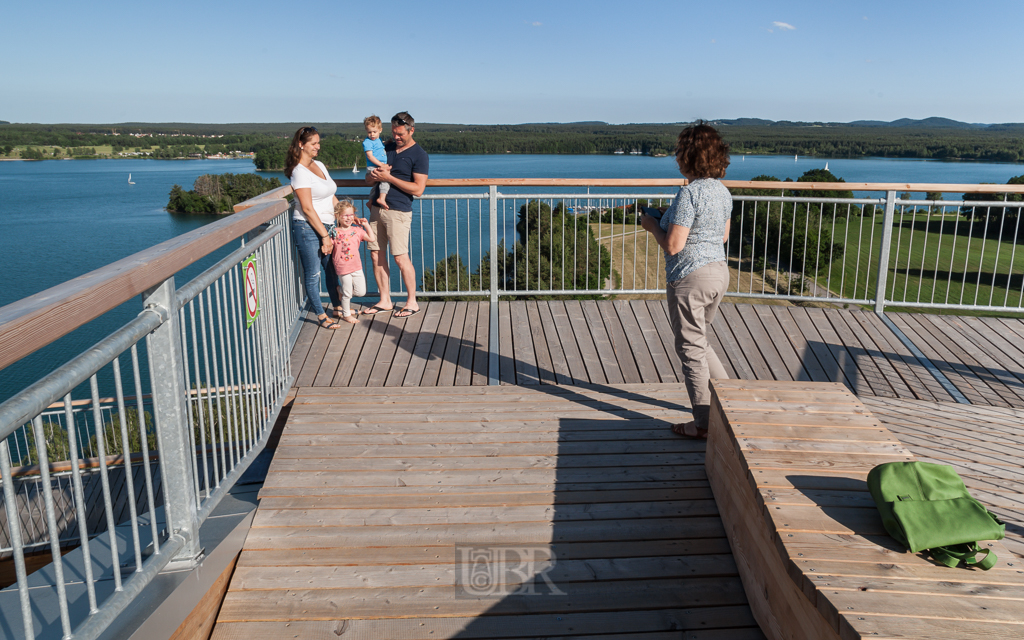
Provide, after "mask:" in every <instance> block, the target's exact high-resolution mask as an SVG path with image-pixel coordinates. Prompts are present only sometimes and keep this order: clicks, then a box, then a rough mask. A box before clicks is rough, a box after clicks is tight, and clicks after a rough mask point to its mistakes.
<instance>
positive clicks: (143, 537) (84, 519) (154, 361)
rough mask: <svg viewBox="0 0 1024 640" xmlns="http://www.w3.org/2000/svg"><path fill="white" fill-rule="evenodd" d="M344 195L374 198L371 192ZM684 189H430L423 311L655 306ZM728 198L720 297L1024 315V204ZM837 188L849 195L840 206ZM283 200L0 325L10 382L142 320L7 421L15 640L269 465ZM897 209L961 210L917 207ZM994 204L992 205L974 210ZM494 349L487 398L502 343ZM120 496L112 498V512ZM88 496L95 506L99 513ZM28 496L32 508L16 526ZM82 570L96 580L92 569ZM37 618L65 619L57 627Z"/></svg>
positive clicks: (142, 576)
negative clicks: (252, 289) (83, 337)
mask: <svg viewBox="0 0 1024 640" xmlns="http://www.w3.org/2000/svg"><path fill="white" fill-rule="evenodd" d="M338 183H339V187H342V188H343V189H345V190H352V189H355V192H354V193H353V194H352V195H353V197H354V198H355V199H357V200H360V199H362V200H364V201H365V193H366V188H365V186H363V185H362V183H359V182H355V181H338ZM681 183H682V181H673V180H631V181H625V180H622V181H609V180H593V181H558V180H531V181H527V180H516V181H499V180H493V181H490V180H468V181H467V180H434V181H430V182H428V187H430V189H431V190H430V191H429V192H428V193H427V194H426V195H425V196H424V197H422V198H418V199H417V201H416V203H415V205H414V213H415V218H414V223H413V234H412V236H413V237H412V242H411V249H410V256H411V258H412V260H413V263H414V264H415V265H416V266H417V272H418V273H417V278H418V279H417V282H418V285H419V287H420V291H419V294H418V295H422V296H426V297H439V296H456V297H460V296H472V297H475V298H479V299H487V300H490V302H491V304H490V316H491V318H490V321H491V331H490V335H491V336H492V337H496V336H497V335H498V331H497V304H495V303H496V302H497V301H498V299H499V297H523V296H548V295H584V296H608V295H620V294H662V293H663V292H664V287H665V274H664V255H663V252H662V251H661V249H660V248H659V247H658V246H657V245H656V243H655V242H654V241H653V238H651V236H650V235H649V234H647V233H646V232H644V231H643V230H642V229H641V228H640V227H639V225H638V222H637V216H636V207H637V205H638V204H640V205H649V206H659V205H667V204H668V203H669V202H670V200H671V198H672V197H673V196H674V195H675V191H676V189H677V188H678V186H679V185H680V184H681ZM726 185H727V186H728V187H730V188H731V189H734V198H733V200H734V207H733V218H732V233H731V234H730V236H729V238H728V242H727V244H726V255H727V257H728V260H729V263H730V266H731V267H732V269H731V271H732V274H733V281H732V282H731V284H730V287H729V291H728V294H729V295H733V296H737V297H746V298H768V297H774V298H785V299H790V300H820V301H827V302H832V303H841V304H842V303H850V304H864V305H873V306H874V307H875V309H876V310H877V311H879V312H881V311H883V310H884V308H885V307H886V306H887V305H888V306H891V305H904V306H914V307H926V308H927V307H943V308H956V309H978V308H984V309H994V310H1001V311H1024V301H1022V298H1024V284H1022V279H1024V265H1022V264H1021V262H1022V261H1024V252H1019V251H1018V250H1017V244H1018V243H1017V237H1018V232H1019V226H1020V225H1019V224H1018V221H1019V218H1020V215H1021V208H1022V203H1021V202H1020V201H1019V200H1014V199H1013V198H1016V197H1017V194H1020V193H1022V192H1024V188H1022V187H1008V186H1002V185H895V184H846V183H844V184H825V185H818V184H809V183H758V182H729V181H727V182H726ZM478 188H483V189H484V190H483V191H479V190H478V191H475V192H467V189H478ZM499 188H500V189H502V191H499ZM444 189H456V190H458V191H456V192H453V193H443V190H444ZM616 190H617V191H618V192H615V191H616ZM838 190H852V191H856V192H857V193H858V194H859V195H857V196H856V197H835V194H834V192H835V191H838ZM592 191H593V192H592ZM288 192H289V188H288V187H284V188H282V189H278V190H275V191H274V192H269V193H268V194H264V195H262V196H260V197H258V198H255V199H253V200H251V201H248V202H246V203H243V205H240V206H239V207H238V210H239V213H238V214H236V215H234V216H231V217H229V218H225V219H224V220H221V221H218V222H216V223H213V224H211V225H208V226H206V227H203V228H201V229H199V230H197V231H194V232H191V233H189V234H185V235H184V236H182V237H180V238H176V239H174V240H171V241H169V242H167V243H164V244H162V245H159V246H157V247H154V248H153V249H151V250H147V251H146V252H143V253H142V254H138V255H136V256H132V257H131V258H127V259H125V260H123V261H120V262H118V263H115V264H113V265H110V266H109V267H106V268H104V269H101V270H99V271H97V272H94V273H93V274H88V275H87V276H83V277H82V278H78V279H75V280H73V281H70V282H69V283H65V285H62V286H61V287H59V288H58V289H55V290H51V291H48V292H43V293H42V294H39V295H38V296H33V297H32V298H28V299H26V300H24V301H20V302H18V303H15V304H13V305H9V306H8V307H4V308H3V309H0V366H2V367H6V366H9V365H11V364H12V363H14V362H16V361H18V360H19V359H20V358H22V357H24V356H25V355H27V354H29V353H32V352H34V351H35V350H37V349H39V348H41V347H42V346H44V345H45V344H47V343H49V342H52V341H53V340H55V339H57V338H58V337H60V336H61V335H63V334H65V333H67V332H69V331H70V330H72V329H74V328H75V327H77V326H80V325H81V324H84V323H86V322H88V321H89V320H91V319H93V318H95V317H98V316H99V315H101V314H103V313H107V312H108V311H110V310H111V309H113V308H114V307H116V306H117V305H119V304H121V303H122V302H124V301H126V300H128V299H130V298H132V297H133V296H135V295H138V294H142V297H143V307H144V309H143V311H142V312H141V313H140V314H139V316H138V317H137V318H135V319H134V320H132V321H131V322H129V323H128V324H127V325H125V326H124V327H122V328H121V329H119V330H118V331H116V332H115V333H113V334H112V335H110V336H108V337H107V338H105V339H104V340H103V341H101V342H100V343H98V344H96V345H95V346H94V347H93V348H91V349H90V350H88V351H87V352H85V353H83V354H82V355H81V356H79V357H78V358H76V359H74V360H72V361H71V362H69V363H67V364H65V365H63V366H61V367H60V368H59V369H58V370H57V371H55V372H54V373H53V374H51V375H49V376H47V377H46V378H44V379H43V380H41V381H39V382H38V383H36V384H34V385H32V386H31V387H29V388H28V389H26V390H25V391H23V392H21V393H19V394H18V395H17V396H15V397H14V398H12V399H11V400H9V401H7V402H5V403H4V404H3V405H0V480H2V486H3V501H4V509H3V513H4V515H5V517H6V519H5V521H4V522H5V526H6V535H7V538H6V539H7V540H8V541H9V542H8V543H5V545H4V548H6V549H9V550H10V553H11V555H12V556H13V559H14V561H15V568H16V574H17V585H16V586H15V587H12V588H14V589H16V590H17V593H18V596H19V599H20V605H21V610H22V619H21V620H20V625H21V632H22V633H23V634H24V636H25V637H36V636H37V633H40V632H41V633H46V629H49V630H50V632H51V633H52V632H53V631H55V630H56V629H57V628H59V629H60V633H61V634H62V635H63V636H64V637H69V638H70V637H74V638H93V637H96V636H97V635H98V634H99V633H101V632H102V630H103V629H104V628H105V627H106V626H107V625H108V624H109V623H110V622H111V621H112V620H113V619H114V617H115V616H116V615H118V613H119V612H120V611H122V610H123V609H124V608H125V607H126V606H128V604H129V603H130V602H131V600H132V598H133V597H135V596H136V595H137V594H138V593H139V592H140V591H141V590H142V588H143V587H144V586H145V585H146V584H147V583H148V582H149V581H150V580H151V579H152V578H153V577H154V576H155V575H156V574H157V573H158V572H159V571H160V570H161V569H162V568H164V567H166V566H168V564H170V563H171V562H175V563H183V564H186V565H188V564H192V563H194V562H195V561H196V559H197V557H198V556H199V553H200V549H201V544H200V543H201V541H200V540H199V539H198V529H199V525H200V524H201V523H202V521H203V520H204V519H205V518H206V517H207V516H208V515H209V513H210V511H211V510H212V509H213V508H214V506H216V504H217V502H218V501H219V500H220V498H221V497H222V496H223V495H224V494H225V493H226V491H227V489H228V488H230V486H231V485H232V484H233V483H234V482H235V480H236V479H237V478H238V476H239V475H240V474H241V473H242V471H244V469H245V468H246V467H247V465H248V463H249V462H250V461H251V460H252V458H253V457H254V456H255V454H256V453H258V451H259V450H260V449H261V448H262V445H263V443H264V442H265V439H266V437H267V435H268V433H269V428H270V426H271V425H272V424H273V421H274V419H275V417H276V415H277V413H278V411H279V409H280V406H281V402H282V400H283V397H284V395H285V392H286V391H287V389H288V387H289V386H290V384H291V372H290V370H289V350H290V345H291V344H292V342H293V341H294V337H295V335H296V328H297V326H298V324H297V323H298V320H299V318H300V313H301V311H302V309H303V305H304V303H305V300H304V289H303V287H302V286H301V282H300V277H299V273H298V269H299V266H298V263H297V261H296V259H295V256H294V251H293V248H292V246H291V244H292V243H291V240H290V226H289V224H288V218H289V216H290V211H289V206H288V204H287V203H286V202H285V201H283V200H282V199H281V198H282V197H283V196H284V195H286V194H287V193H288ZM901 192H926V193H927V192H947V193H949V192H959V193H964V194H969V195H968V196H965V198H964V199H961V200H934V201H932V200H928V201H925V200H908V199H904V198H901V197H899V194H900V193H901ZM1004 193H1006V194H1013V195H1012V196H1004V195H1002V194H1004ZM872 194H881V195H875V196H873V195H872ZM978 194H980V195H978ZM985 194H993V195H991V199H987V200H971V198H978V197H989V196H986V195H985ZM243 236H245V239H244V240H243V241H242V243H243V246H241V247H239V248H238V249H235V250H234V251H232V252H231V253H230V255H228V256H227V257H225V258H223V259H222V260H220V261H219V262H218V263H217V264H216V265H214V266H213V267H211V268H210V269H208V270H207V271H205V272H204V273H203V274H201V275H200V276H198V277H196V278H194V279H193V280H192V281H191V282H189V283H188V284H187V285H185V286H183V287H181V288H179V289H177V290H175V284H174V277H175V275H176V274H178V273H180V271H181V269H183V268H186V267H187V266H188V265H190V264H193V263H194V262H195V261H196V260H198V259H199V258H200V257H201V256H203V255H207V254H209V253H210V252H211V251H215V250H217V249H219V248H220V247H224V246H227V245H229V243H232V242H235V241H236V240H237V239H238V238H240V237H243ZM1019 253H1020V254H1022V255H1020V256H1018V254H1019ZM364 255H365V254H364ZM250 256H251V257H254V259H255V262H256V264H257V265H258V268H257V270H256V273H255V282H256V284H257V287H256V291H257V292H258V300H259V305H260V315H259V318H258V319H257V320H256V322H255V323H253V324H252V325H251V326H248V322H247V315H246V311H245V306H243V305H244V301H245V300H251V299H252V297H251V296H249V295H248V293H249V292H248V290H247V288H246V284H245V283H246V277H245V276H243V274H242V270H241V268H240V264H241V263H242V262H243V261H244V260H246V259H247V258H249V257H250ZM364 268H366V269H367V270H369V260H368V259H366V258H365V257H364ZM392 274H393V275H392V277H393V280H392V283H390V286H391V288H392V290H393V292H394V293H395V294H396V295H402V284H401V280H400V278H399V277H398V272H397V269H393V270H392ZM370 281H371V282H372V278H370ZM53 300H58V301H59V302H51V301H53ZM70 309H74V311H75V313H73V314H69V313H68V312H67V311H68V310H70ZM51 318H57V319H58V321H51V320H50V319H51ZM66 318H71V319H72V320H71V323H70V324H64V319H66ZM489 348H490V352H491V358H490V372H489V377H490V382H491V383H492V384H494V383H497V377H498V376H497V363H498V358H497V355H498V354H497V348H498V341H497V339H492V340H491V344H490V345H489ZM108 381H109V382H108ZM126 386H127V390H126V388H125V387H126ZM101 387H103V388H102V389H101ZM107 387H109V388H107ZM101 391H102V392H103V393H102V395H103V396H109V397H108V398H104V399H101ZM54 402H59V403H60V404H59V406H58V408H56V409H55V408H54V407H53V406H52V405H53V403H54ZM13 465H19V466H20V468H14V467H13ZM118 474H119V475H118ZM115 476H117V477H115ZM118 483H120V485H121V487H123V488H124V491H120V490H118V491H117V492H116V495H117V496H119V497H117V498H115V497H114V496H115V492H114V490H113V489H112V486H113V485H115V484H118ZM87 487H89V488H90V491H89V494H90V495H96V496H98V498H97V499H95V500H94V501H92V502H86V498H85V495H86V491H85V489H86V488H87ZM93 487H98V489H97V490H96V491H95V492H93V491H92V490H91V489H92V488H93ZM30 496H31V500H30V499H29V497H30ZM40 499H41V500H42V507H41V508H34V509H30V508H20V509H19V506H21V507H24V505H26V504H28V503H29V502H31V501H33V500H34V501H35V503H37V504H38V502H39V500H40ZM58 503H59V504H58ZM29 522H31V527H34V529H31V528H30V527H29V526H28V524H27V523H29ZM90 523H91V524H90ZM104 535H106V536H108V539H107V540H106V542H105V543H103V544H99V543H97V540H100V541H103V540H104V539H103V536H104ZM114 538H117V543H114V542H115V540H114ZM72 539H74V540H72ZM70 543H73V544H76V545H77V546H78V547H79V550H80V553H81V554H82V556H83V557H84V558H85V562H83V563H82V564H81V566H82V574H81V575H76V577H75V580H81V582H82V583H84V584H85V589H84V593H82V594H81V595H76V596H74V597H72V596H69V595H68V589H67V588H66V584H67V583H68V580H67V579H66V577H65V573H66V572H65V571H64V566H63V561H62V558H61V553H62V549H61V547H62V545H64V546H66V545H68V544H70ZM90 543H92V544H93V546H96V548H97V549H99V551H98V552H96V553H94V552H93V549H92V547H91V546H90ZM45 545H48V546H49V548H50V552H51V553H50V555H51V557H52V560H53V569H52V574H53V575H54V576H55V579H54V581H53V585H52V586H51V587H46V588H43V587H42V586H37V587H36V588H31V589H30V588H29V587H30V584H29V581H28V576H27V571H26V566H25V561H24V554H25V552H26V550H29V551H31V550H32V549H33V548H38V547H39V546H45ZM121 549H123V550H124V551H123V552H122V551H121ZM78 552H79V551H76V553H78ZM0 553H2V550H0ZM102 554H105V555H106V556H108V557H106V558H105V559H104V558H100V557H99V556H100V555H102ZM101 560H103V562H100V561H101ZM94 566H96V567H102V570H101V571H99V573H95V574H94V571H93V567H94ZM74 591H75V593H79V592H81V591H82V590H79V589H75V590H74ZM74 598H77V600H74ZM86 601H87V602H86ZM69 602H70V603H72V604H74V605H75V606H73V607H71V606H69ZM46 603H49V604H50V605H53V606H52V607H51V610H53V609H57V610H59V614H57V615H54V616H53V617H52V618H50V619H47V618H46V617H45V615H44V614H43V612H44V611H45V610H46ZM54 603H55V604H54ZM83 603H84V604H85V606H84V607H83V606H81V605H82V604H83ZM75 611H84V612H85V613H83V614H82V615H78V614H75V613H74V612H75ZM76 616H77V617H76ZM0 625H5V627H4V628H3V632H4V633H5V634H7V635H17V634H18V632H19V631H18V629H17V628H16V627H17V625H18V621H14V620H12V619H10V618H8V619H5V620H3V621H2V622H0ZM46 625H49V627H47V626H46Z"/></svg>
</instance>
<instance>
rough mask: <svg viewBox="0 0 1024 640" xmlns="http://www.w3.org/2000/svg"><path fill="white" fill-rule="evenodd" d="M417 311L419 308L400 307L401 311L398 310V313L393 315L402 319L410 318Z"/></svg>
mask: <svg viewBox="0 0 1024 640" xmlns="http://www.w3.org/2000/svg"><path fill="white" fill-rule="evenodd" d="M419 312H420V309H402V310H401V311H399V312H398V313H396V314H395V317H396V318H403V319H405V318H411V317H413V316H414V315H416V314H417V313H419Z"/></svg>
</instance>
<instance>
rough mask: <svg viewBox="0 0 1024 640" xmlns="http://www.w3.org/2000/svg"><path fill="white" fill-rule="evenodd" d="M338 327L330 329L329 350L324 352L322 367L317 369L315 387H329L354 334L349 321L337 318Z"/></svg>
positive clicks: (314, 380)
mask: <svg viewBox="0 0 1024 640" xmlns="http://www.w3.org/2000/svg"><path fill="white" fill-rule="evenodd" d="M335 322H337V323H338V328H337V329H335V330H333V331H330V332H328V333H330V343H328V345H327V350H326V351H325V352H324V356H323V360H322V361H321V365H320V369H319V371H317V374H316V377H315V378H314V379H313V385H312V386H315V387H329V386H331V382H332V381H333V380H334V376H335V374H336V373H337V372H338V365H339V364H340V362H341V357H342V355H343V354H344V353H345V347H346V346H347V345H348V341H349V338H350V337H351V336H352V329H353V326H352V325H351V324H349V323H347V322H342V321H341V320H336V321H335Z"/></svg>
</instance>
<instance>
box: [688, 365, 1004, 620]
mask: <svg viewBox="0 0 1024 640" xmlns="http://www.w3.org/2000/svg"><path fill="white" fill-rule="evenodd" d="M713 386H714V399H713V400H712V407H711V423H710V437H709V440H708V447H707V458H706V466H707V473H708V477H709V479H710V481H711V487H712V490H713V491H714V495H715V500H716V502H717V503H718V508H719V511H720V513H721V516H722V520H723V521H724V524H725V528H726V532H727V534H728V537H729V544H730V546H731V547H732V551H733V555H734V556H735V558H736V564H737V565H738V567H739V572H740V576H741V577H742V580H743V586H744V589H745V590H746V593H747V597H748V599H749V601H750V606H751V608H752V610H753V612H754V616H755V618H756V619H757V621H758V623H759V624H760V625H761V629H762V631H763V632H764V633H765V635H767V636H768V637H769V638H787V639H788V638H808V639H813V640H819V639H825V638H843V639H844V640H846V639H851V638H958V639H960V638H965V639H969V638H988V639H992V638H1015V639H1019V638H1024V561H1021V560H1020V559H1019V558H1016V557H1014V556H1012V555H1010V553H1009V552H1008V551H1007V550H1006V549H1005V547H1003V545H1002V544H1001V543H998V542H986V543H983V544H987V545H989V546H991V547H993V550H994V551H995V553H997V554H998V555H999V563H998V564H997V565H996V566H995V567H994V568H993V569H992V570H990V571H980V570H975V569H965V568H957V569H950V568H948V567H944V566H941V565H938V564H936V563H934V562H932V561H930V560H928V559H926V557H924V556H923V555H921V554H912V553H908V552H905V551H903V550H902V549H901V548H900V547H899V545H898V543H896V542H895V541H894V540H892V538H890V537H889V536H887V535H886V533H885V529H884V528H883V527H882V522H881V519H880V518H879V516H878V512H877V511H876V509H875V506H874V502H873V501H872V499H871V495H870V494H869V493H868V490H867V483H866V479H867V474H868V471H869V470H871V468H872V467H874V466H875V465H878V464H881V463H883V462H891V461H902V460H913V459H914V457H913V455H912V454H911V453H910V452H909V451H908V450H907V449H906V448H905V447H904V446H903V445H902V444H900V442H899V441H898V440H897V439H896V438H895V437H893V435H892V434H891V433H890V432H889V431H888V429H886V428H885V427H884V426H882V425H881V424H880V423H879V422H878V420H876V419H875V418H873V417H872V415H871V412H870V411H869V410H868V409H867V408H865V407H864V405H863V404H861V403H860V401H859V400H858V399H857V397H856V396H854V395H853V394H852V393H850V392H849V390H847V389H846V387H844V386H843V385H841V384H836V383H811V382H777V381H747V380H716V381H715V382H714V385H713Z"/></svg>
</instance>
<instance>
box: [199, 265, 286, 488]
mask: <svg viewBox="0 0 1024 640" xmlns="http://www.w3.org/2000/svg"><path fill="white" fill-rule="evenodd" d="M219 282H220V281H219V280H218V281H217V282H214V283H213V286H211V287H209V288H207V290H206V306H207V308H209V309H210V343H211V349H210V359H211V360H212V365H213V366H212V369H211V371H212V372H213V391H214V394H215V395H214V406H215V407H216V409H217V436H218V438H219V439H220V467H221V469H223V472H224V476H227V475H228V471H229V469H230V467H232V466H234V464H233V462H232V460H231V443H230V442H229V440H230V437H231V430H230V427H229V426H228V416H227V406H226V405H225V399H224V395H225V394H224V389H223V387H222V386H221V383H220V374H221V371H222V369H223V367H224V366H226V365H225V364H224V357H223V356H224V334H223V332H221V333H220V339H219V340H218V334H217V323H216V320H217V318H220V304H219V302H218V301H219V299H220V289H219ZM214 287H218V289H217V295H216V297H214V295H213V293H212V292H211V290H212V289H213V288H214ZM299 308H300V309H301V307H299ZM215 316H216V317H215ZM218 344H219V345H220V352H221V360H220V362H219V363H218V361H217V346H218ZM224 384H225V385H226V384H227V382H225V383H224ZM210 419H211V420H213V417H212V414H211V417H210ZM225 433H227V436H225V435H224V434H225Z"/></svg>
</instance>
